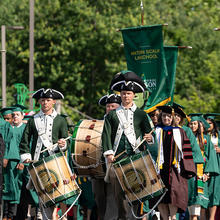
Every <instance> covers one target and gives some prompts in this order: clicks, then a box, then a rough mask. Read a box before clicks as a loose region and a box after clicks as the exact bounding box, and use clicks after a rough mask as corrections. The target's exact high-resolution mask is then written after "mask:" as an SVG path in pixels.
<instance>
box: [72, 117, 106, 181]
mask: <svg viewBox="0 0 220 220" xmlns="http://www.w3.org/2000/svg"><path fill="white" fill-rule="evenodd" d="M103 125H104V121H103V120H80V121H79V123H78V124H77V125H76V127H75V129H74V132H73V142H72V146H71V152H72V160H73V164H74V165H75V168H76V170H77V174H78V175H80V176H91V177H96V178H103V177H104V175H105V173H104V169H103V166H104V162H103V159H102V149H101V135H102V130H103Z"/></svg>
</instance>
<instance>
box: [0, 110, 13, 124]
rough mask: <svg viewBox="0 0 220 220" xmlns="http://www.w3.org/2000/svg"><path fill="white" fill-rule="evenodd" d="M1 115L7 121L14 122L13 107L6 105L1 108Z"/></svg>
mask: <svg viewBox="0 0 220 220" xmlns="http://www.w3.org/2000/svg"><path fill="white" fill-rule="evenodd" d="M1 115H2V117H3V119H4V120H5V121H7V122H9V123H10V124H12V122H13V118H12V107H5V108H2V109H1Z"/></svg>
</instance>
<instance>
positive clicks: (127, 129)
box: [113, 104, 140, 153]
mask: <svg viewBox="0 0 220 220" xmlns="http://www.w3.org/2000/svg"><path fill="white" fill-rule="evenodd" d="M136 108H137V107H136V105H135V104H133V110H134V111H135V110H136ZM127 111H128V115H127V118H128V119H129V120H128V119H126V117H125V113H124V110H123V108H122V107H121V106H120V107H119V108H117V109H116V114H117V116H118V119H119V125H118V129H117V132H116V137H115V141H114V146H113V149H114V151H115V152H116V151H117V148H118V145H119V142H120V139H121V136H122V134H123V132H124V134H125V136H126V137H127V139H128V141H129V143H130V144H131V146H132V148H133V149H135V146H136V145H137V144H138V143H139V142H140V137H139V138H138V139H137V140H136V134H135V131H134V125H133V121H134V112H133V111H132V110H129V109H128V110H127ZM139 152H140V151H139V150H137V151H136V153H139Z"/></svg>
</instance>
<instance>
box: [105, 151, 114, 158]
mask: <svg viewBox="0 0 220 220" xmlns="http://www.w3.org/2000/svg"><path fill="white" fill-rule="evenodd" d="M111 154H113V155H114V154H115V153H114V151H113V150H107V151H105V152H104V153H103V155H104V156H105V157H107V156H108V155H111Z"/></svg>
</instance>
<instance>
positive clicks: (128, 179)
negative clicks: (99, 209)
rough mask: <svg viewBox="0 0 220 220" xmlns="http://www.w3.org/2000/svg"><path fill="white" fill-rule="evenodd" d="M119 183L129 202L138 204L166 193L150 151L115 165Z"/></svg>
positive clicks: (127, 158)
mask: <svg viewBox="0 0 220 220" xmlns="http://www.w3.org/2000/svg"><path fill="white" fill-rule="evenodd" d="M113 168H114V171H115V174H116V176H117V178H118V181H119V183H120V185H121V187H122V189H123V191H124V192H125V195H126V197H127V199H128V201H129V202H131V203H132V204H136V203H138V202H143V201H145V200H147V199H150V198H153V197H156V196H159V195H161V194H163V193H164V191H165V185H164V184H163V182H162V180H161V178H160V176H159V174H158V173H157V171H156V168H155V166H154V162H153V159H152V157H151V155H150V153H149V152H148V151H146V152H141V153H139V154H135V155H132V156H130V157H126V158H124V159H122V160H120V161H118V162H116V163H114V164H113Z"/></svg>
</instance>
